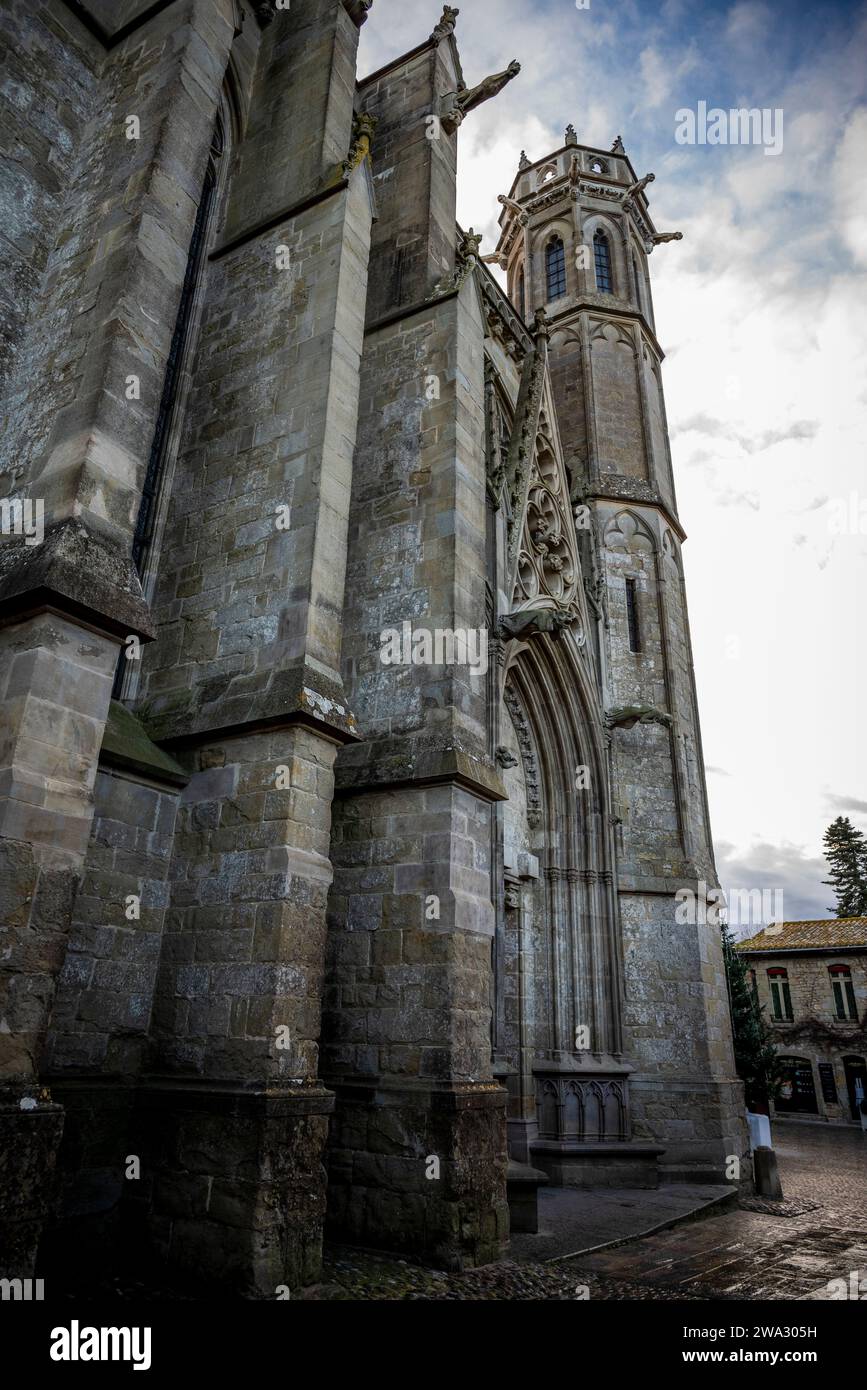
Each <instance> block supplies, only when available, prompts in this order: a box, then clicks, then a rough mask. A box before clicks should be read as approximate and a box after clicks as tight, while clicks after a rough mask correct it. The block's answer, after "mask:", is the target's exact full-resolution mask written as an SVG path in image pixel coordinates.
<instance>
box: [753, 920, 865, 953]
mask: <svg viewBox="0 0 867 1390" xmlns="http://www.w3.org/2000/svg"><path fill="white" fill-rule="evenodd" d="M735 945H736V947H737V949H738V950H739V951H774V952H777V953H778V954H781V953H783V952H785V951H809V950H811V949H812V950H817V949H822V948H824V949H825V950H828V949H831V950H838V951H843V950H845V949H846V947H847V946H849V947H851V946H867V917H822V918H820V919H819V920H818V921H815V922H776V923H774V924H773V925H772V926H770V927H763V928H762V930H761V931H760V932H756V934H755V936H750V937H747V939H746V941H737V942H736V943H735Z"/></svg>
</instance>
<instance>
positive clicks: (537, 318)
mask: <svg viewBox="0 0 867 1390" xmlns="http://www.w3.org/2000/svg"><path fill="white" fill-rule="evenodd" d="M530 332H531V333H532V334H533V337H534V338H550V336H551V325H550V324H549V322H548V313H547V310H545V309H542V308H540V309H537V310H536V312H535V314H534V315H533V326H532V328H531V329H530Z"/></svg>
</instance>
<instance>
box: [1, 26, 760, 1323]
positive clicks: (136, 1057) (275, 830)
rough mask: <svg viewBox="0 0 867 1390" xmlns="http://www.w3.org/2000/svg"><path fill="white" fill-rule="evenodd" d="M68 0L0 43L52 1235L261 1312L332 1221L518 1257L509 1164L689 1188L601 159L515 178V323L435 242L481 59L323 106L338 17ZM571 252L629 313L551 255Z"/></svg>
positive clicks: (351, 29)
mask: <svg viewBox="0 0 867 1390" xmlns="http://www.w3.org/2000/svg"><path fill="white" fill-rule="evenodd" d="M86 4H87V6H88V7H89V8H85V9H84V10H82V9H81V8H79V13H78V17H76V15H75V14H73V13H72V10H71V9H70V7H69V6H67V5H65V4H63V3H62V0H36V3H35V4H34V5H32V6H29V7H23V6H14V7H12V8H11V10H9V9H8V8H7V11H4V14H3V16H2V19H0V26H2V33H3V36H4V38H5V39H6V42H7V47H8V49H9V59H8V67H7V68H6V69H4V71H5V72H7V74H8V81H4V83H3V84H2V86H3V90H2V94H0V95H2V99H3V101H4V102H5V103H6V105H7V114H8V115H9V118H10V119H9V125H8V129H9V131H10V136H9V140H10V146H9V150H10V153H11V156H12V157H11V159H10V160H9V162H8V163H9V169H8V171H7V183H6V185H5V192H4V194H3V196H4V207H7V206H8V217H7V220H6V222H5V223H4V225H5V226H6V229H7V236H6V237H5V239H4V240H3V246H2V248H0V255H2V256H3V257H5V260H4V267H3V268H4V269H6V270H7V271H8V276H7V277H6V278H5V279H4V284H3V289H2V291H0V294H2V295H3V296H4V298H3V300H2V306H0V307H3V308H4V309H6V310H7V311H8V313H7V320H8V328H7V335H6V337H5V338H4V339H3V342H2V345H0V346H2V350H3V353H5V356H2V355H0V369H2V368H5V370H6V388H7V389H6V392H5V397H4V400H5V404H4V410H5V415H4V418H3V422H2V423H3V431H2V437H3V447H4V449H5V450H6V451H7V452H6V454H5V455H4V459H3V460H2V461H0V495H2V497H3V498H4V500H5V499H7V498H15V499H18V500H21V499H24V498H27V499H29V500H30V501H32V502H34V503H42V504H44V508H45V524H46V531H45V536H44V539H42V540H41V541H39V542H38V543H37V544H35V545H30V544H28V543H27V540H28V539H32V538H27V537H25V536H23V535H15V534H12V535H2V536H0V654H2V655H3V657H4V658H5V659H4V660H3V661H2V663H0V701H2V717H3V724H2V728H0V831H2V833H3V839H2V841H0V887H2V890H3V892H4V895H5V896H4V904H3V911H4V914H5V916H4V920H3V923H2V928H0V971H2V974H0V989H2V994H0V1075H2V1076H3V1077H4V1078H6V1079H7V1081H8V1083H9V1085H10V1086H11V1085H12V1084H13V1083H14V1084H15V1085H20V1084H25V1083H26V1084H33V1085H35V1084H36V1082H37V1081H38V1080H40V1079H45V1078H46V1077H48V1076H51V1077H52V1078H56V1082H57V1094H58V1096H59V1097H61V1100H62V1104H63V1106H64V1107H65V1110H66V1115H67V1129H66V1138H65V1141H64V1144H63V1146H62V1151H61V1160H60V1163H61V1169H62V1177H63V1182H62V1190H61V1199H60V1205H59V1207H58V1210H57V1213H56V1220H55V1221H54V1222H53V1223H52V1228H51V1235H50V1238H49V1239H48V1240H47V1243H46V1244H45V1245H44V1247H43V1249H44V1252H45V1256H46V1258H49V1257H50V1259H51V1260H55V1261H57V1262H58V1265H61V1264H64V1263H65V1262H66V1261H68V1259H69V1256H70V1254H71V1253H72V1252H74V1250H75V1247H76V1246H77V1245H80V1246H81V1248H82V1250H84V1249H85V1248H87V1250H88V1251H89V1254H88V1259H90V1258H91V1256H92V1258H93V1260H94V1262H95V1263H96V1264H99V1261H100V1259H102V1260H103V1262H104V1263H107V1264H110V1263H111V1260H112V1259H114V1257H115V1256H118V1257H119V1256H121V1255H123V1254H124V1253H126V1254H128V1255H129V1257H130V1258H131V1259H133V1260H134V1259H135V1258H136V1257H137V1256H138V1255H141V1254H142V1253H143V1252H147V1255H148V1258H149V1259H152V1260H154V1261H155V1263H156V1265H160V1264H162V1265H163V1266H165V1267H166V1269H168V1271H169V1273H170V1276H171V1277H172V1278H175V1277H177V1278H182V1279H183V1280H185V1281H186V1282H187V1283H189V1282H190V1281H192V1283H193V1285H194V1286H195V1285H196V1281H199V1287H200V1288H202V1289H203V1288H204V1287H205V1286H206V1285H207V1287H208V1289H209V1290H210V1289H215V1288H217V1287H219V1285H220V1284H221V1283H222V1287H223V1288H224V1289H225V1288H228V1289H230V1290H231V1291H233V1292H235V1293H238V1294H241V1295H243V1296H247V1297H263V1298H264V1297H268V1298H273V1297H274V1296H275V1291H276V1289H277V1287H278V1286H279V1285H280V1284H284V1283H285V1284H288V1285H290V1286H291V1287H296V1286H297V1285H298V1284H300V1283H304V1282H305V1281H309V1280H311V1279H314V1278H316V1277H317V1273H318V1266H319V1258H320V1248H321V1239H322V1228H323V1220H324V1215H325V1209H326V1202H327V1203H328V1205H329V1208H330V1216H331V1221H332V1224H333V1228H334V1229H335V1230H336V1231H340V1232H342V1233H344V1234H345V1235H347V1236H348V1237H349V1238H351V1239H352V1240H355V1241H357V1242H360V1243H363V1244H365V1245H376V1244H380V1245H386V1246H392V1247H394V1248H397V1249H400V1250H403V1251H406V1252H408V1253H416V1254H421V1255H422V1256H423V1257H424V1259H426V1260H428V1261H430V1262H432V1263H440V1264H443V1265H446V1266H447V1267H449V1268H452V1269H460V1268H463V1267H468V1266H471V1265H475V1264H480V1263H482V1262H484V1261H486V1260H492V1259H496V1258H497V1256H498V1255H499V1253H500V1252H501V1251H502V1249H503V1246H504V1242H505V1240H506V1237H507V1232H508V1209H507V1204H506V1171H507V1155H510V1156H511V1157H512V1158H513V1159H518V1160H519V1161H521V1162H523V1163H525V1164H526V1163H527V1162H528V1161H531V1160H533V1156H534V1153H535V1150H536V1149H538V1153H539V1155H540V1156H541V1157H540V1159H539V1161H540V1162H542V1161H543V1158H544V1162H545V1163H547V1165H548V1168H549V1171H550V1172H551V1173H552V1176H554V1178H555V1180H556V1181H558V1182H563V1183H570V1182H575V1181H581V1182H585V1181H586V1182H593V1181H599V1180H602V1181H612V1180H614V1179H613V1178H612V1174H613V1172H614V1170H615V1168H617V1167H618V1165H620V1167H619V1173H620V1174H621V1176H622V1172H623V1171H629V1172H631V1173H633V1174H637V1175H638V1177H640V1178H641V1180H642V1181H644V1180H646V1181H647V1182H648V1183H652V1182H655V1181H656V1180H657V1178H658V1175H659V1170H658V1168H657V1166H656V1163H655V1159H656V1155H657V1154H658V1153H659V1151H660V1150H664V1154H663V1160H664V1163H663V1165H662V1166H663V1168H664V1169H666V1170H667V1172H668V1176H669V1177H672V1178H676V1177H681V1178H682V1177H684V1176H686V1175H691V1176H693V1177H695V1176H708V1177H711V1176H714V1175H716V1176H718V1175H719V1172H720V1169H721V1166H722V1162H723V1160H724V1158H726V1157H727V1156H729V1155H741V1154H743V1152H744V1135H743V1126H742V1118H741V1097H740V1094H739V1087H738V1085H737V1083H735V1082H734V1081H733V1077H732V1057H731V1046H730V1038H729V1025H728V1017H727V1004H726V993H725V986H724V978H723V972H722V961H721V956H720V950H719V943H718V941H717V939H716V934H715V932H714V931H713V930H712V929H711V928H709V927H705V926H692V927H681V926H679V925H677V924H676V922H675V918H674V908H675V901H674V894H675V892H676V890H677V889H678V888H680V887H682V886H690V885H693V884H695V883H696V882H697V880H698V879H700V878H704V879H705V880H706V881H707V883H708V884H709V885H711V886H712V885H713V884H714V883H715V878H714V870H713V861H712V856H711V849H710V837H709V829H708V824H707V809H706V804H705V793H704V783H703V772H702V758H701V748H700V739H699V731H698V717H697V711H696V701H695V691H694V686H693V678H692V667H691V655H690V648H689V631H688V621H687V614H686V606H685V599H684V592H683V580H682V572H681V565H680V544H681V541H682V539H683V533H682V530H681V528H680V525H679V523H678V521H677V517H676V512H675V498H674V489H673V481H672V476H671V465H670V457H669V450H668V443H667V433H666V425H665V413H664V405H663V401H662V394H661V385H660V377H659V364H660V360H661V350H660V349H659V345H658V342H657V340H656V337H655V331H654V327H653V319H652V311H651V308H650V301H649V294H648V287H647V278H646V262H645V252H644V250H643V247H644V246H645V244H646V243H647V242H648V241H652V236H651V232H652V227H651V226H650V223H649V221H648V219H649V213H648V211H647V207H646V201H645V199H644V197H643V196H642V195H640V191H639V193H633V194H632V195H630V198H629V199H627V200H626V201H625V202H623V201H622V200H621V199H620V197H619V194H620V193H625V192H626V189H627V188H629V187H630V185H631V184H632V183H633V182H634V174H633V173H632V171H631V167H630V166H629V163H628V160H627V158H626V155H625V152H624V151H623V150H622V147H621V148H620V149H619V150H614V151H612V155H611V157H610V159H609V160H608V161H607V162H608V170H607V173H606V180H604V181H603V183H602V184H597V183H595V182H594V181H593V180H594V174H595V173H598V171H594V169H593V164H592V160H593V157H594V152H593V151H591V150H589V149H587V148H585V147H583V146H579V145H578V144H577V141H576V140H570V141H569V142H568V148H567V149H564V150H561V151H559V152H556V153H555V154H554V155H553V156H552V157H551V158H550V159H548V160H547V161H543V162H541V163H539V164H536V165H531V164H530V163H529V162H528V161H526V160H524V161H522V164H521V166H520V169H519V172H518V176H517V178H516V180H515V183H514V185H513V187H512V189H511V194H510V196H509V197H505V196H504V200H503V214H502V218H501V225H502V228H503V237H502V241H501V248H500V254H501V256H502V259H503V261H504V263H505V266H506V270H507V277H508V282H509V288H510V291H511V294H512V298H513V300H520V301H521V302H520V303H519V304H517V305H515V304H513V303H510V301H509V298H508V297H507V295H506V294H504V293H503V291H502V290H501V289H500V287H499V286H498V285H497V284H496V283H495V282H494V280H493V279H492V278H491V277H490V276H489V275H488V274H487V272H486V271H485V270H484V268H483V267H482V265H481V264H480V261H479V255H480V247H479V241H480V238H479V237H478V236H477V235H476V234H475V233H472V232H471V231H470V232H466V233H464V232H461V231H460V230H459V229H458V228H457V226H456V224H455V172H456V164H457V158H456V156H457V150H456V130H457V127H458V126H459V125H460V123H461V120H462V119H463V117H464V116H466V117H467V119H472V107H473V106H474V105H475V104H476V101H477V99H481V98H483V97H487V96H491V95H494V94H496V93H501V92H502V89H503V87H504V86H505V83H506V80H507V79H510V78H511V76H513V75H514V68H513V67H510V68H509V69H507V70H506V71H505V72H503V73H500V74H496V75H495V76H494V77H493V78H488V79H485V80H483V81H482V83H480V84H478V85H477V86H476V87H470V86H469V85H467V84H465V82H464V78H463V76H462V72H461V64H460V60H459V57H458V52H457V48H456V46H455V40H454V37H453V32H452V31H453V29H454V17H453V16H452V17H449V16H448V15H446V16H445V17H444V19H443V21H441V23H440V25H439V26H437V29H436V30H435V32H434V35H433V36H432V38H431V39H430V40H428V41H427V42H423V43H422V44H420V45H419V46H418V47H417V48H415V49H414V50H412V51H411V52H410V53H409V54H408V55H407V56H405V57H404V58H399V59H396V60H395V61H394V62H392V63H390V64H389V65H388V66H387V68H385V69H384V70H383V71H381V72H379V73H375V74H373V75H372V76H371V77H370V78H368V79H366V80H365V81H363V82H361V84H357V81H356V49H357V41H358V26H359V24H360V23H361V22H362V21H363V19H364V17H365V15H366V11H367V9H368V8H369V5H367V4H366V3H364V0H304V3H303V4H292V5H291V6H289V7H288V8H287V9H285V10H279V11H278V10H276V9H274V8H273V7H271V6H266V5H264V4H258V3H257V4H256V5H254V6H253V7H252V9H251V7H250V5H249V4H248V0H175V3H174V4H172V5H167V6H156V7H147V8H145V9H143V8H142V7H141V6H140V5H139V4H138V3H137V0H128V3H127V0H124V3H122V4H121V5H120V6H113V7H112V6H108V5H104V4H103V3H102V0H86ZM245 15H246V22H243V20H244V16H245ZM254 16H255V22H254ZM82 17H83V18H84V20H85V21H88V20H89V22H84V23H83V22H82ZM513 91H517V87H515V89H513V88H512V87H509V89H508V91H507V93H506V95H505V96H504V95H498V96H497V100H499V101H502V102H504V103H505V102H507V101H511V100H512V99H513ZM436 114H439V116H440V117H441V128H440V129H439V130H438V131H437V134H438V138H436V139H431V138H428V133H429V132H428V130H427V128H426V127H427V126H428V125H429V122H428V117H429V116H431V115H436ZM130 127H132V128H130ZM4 128H5V127H4ZM128 137H131V138H128ZM597 153H598V152H597ZM606 181H607V191H608V192H609V193H611V194H612V196H611V197H608V198H606V186H605V185H606ZM543 185H544V187H543ZM516 200H517V201H516ZM597 228H598V229H603V228H608V230H609V233H610V235H611V243H610V248H609V249H610V252H611V256H612V264H611V272H612V285H613V288H612V290H611V292H608V291H606V290H605V287H604V286H603V285H599V286H597V285H596V284H595V281H591V278H590V277H591V275H592V271H591V272H588V271H582V270H579V269H578V268H577V261H576V259H575V257H574V256H573V255H572V252H573V251H574V250H575V249H577V243H578V242H579V241H580V240H581V238H582V236H583V237H587V236H588V235H589V236H591V237H592V235H593V232H594V230H595V229H597ZM642 228H644V229H645V231H646V235H645V231H642ZM621 231H622V233H623V237H622V238H621V237H620V232H621ZM553 234H556V235H558V236H560V237H561V238H563V240H564V247H565V251H566V255H565V265H566V285H565V293H564V294H563V295H560V296H558V297H557V300H556V301H555V302H552V303H549V304H547V312H543V306H545V303H546V295H547V275H546V266H545V257H546V246H547V244H548V241H549V239H550V237H551V236H552V235H553ZM630 243H633V244H634V252H635V259H633V256H632V251H633V245H631V244H630ZM522 277H523V278H522ZM584 499H586V501H587V503H588V507H589V511H590V513H591V516H590V523H591V524H590V525H587V526H583V525H581V524H580V522H579V523H578V524H577V525H576V521H577V517H576V514H575V512H574V510H573V509H574V508H575V507H576V506H577V505H578V504H579V503H580V502H581V501H582V500H584ZM7 515H9V516H11V515H12V513H11V512H10V511H9V508H8V507H7V509H6V511H4V518H5V517H6V516H7ZM4 524H5V522H4ZM7 529H8V528H7ZM12 529H13V531H14V527H13V528H12ZM407 629H408V630H409V631H408V633H407ZM419 637H420V638H421V646H420V647H418V648H415V647H413V648H412V650H410V649H407V650H406V651H404V652H403V654H402V657H401V659H396V658H395V656H394V653H393V651H392V654H391V656H388V653H387V650H386V644H387V642H391V641H392V640H393V639H395V638H397V639H399V640H401V641H402V640H404V639H405V640H406V641H408V642H409V643H410V644H411V646H412V644H413V643H414V642H415V641H416V639H417V638H419ZM470 638H472V642H471V641H470V640H469V639H470ZM140 639H143V642H142V641H141V640H140ZM148 639H153V640H148ZM121 647H123V648H124V649H125V650H126V652H127V654H128V655H129V657H130V658H131V659H130V660H128V661H124V664H123V667H122V670H123V675H122V678H121V680H120V683H119V685H115V687H114V693H115V695H117V694H118V693H120V695H121V697H122V698H121V700H120V701H118V700H117V699H116V700H115V701H114V702H113V703H110V695H111V691H112V681H113V677H114V674H115V667H116V663H117V659H118V656H119V654H120V649H121ZM472 652H475V656H474V657H472V656H471V653H472ZM624 711H625V712H626V713H627V714H628V713H629V712H630V711H632V712H633V714H634V716H635V717H632V718H627V717H625V715H624ZM645 716H647V717H645ZM335 793H336V794H335ZM320 1049H321V1052H322V1058H321V1062H320ZM332 1087H333V1088H334V1090H333V1092H332V1090H331V1088H332ZM335 1093H336V1097H337V1101H336V1109H335V1113H334V1115H333V1118H332V1119H331V1121H330V1141H329V1153H328V1163H329V1174H330V1176H329V1178H328V1184H327V1187H328V1192H327V1191H326V1176H325V1168H324V1163H323V1160H324V1159H325V1150H326V1140H327V1137H328V1130H329V1115H330V1114H331V1111H332V1109H333V1108H334V1094H335ZM47 1129H48V1127H47V1126H46V1133H47ZM55 1139H56V1135H55ZM52 1142H53V1141H52ZM52 1152H53V1148H52V1143H49V1142H46V1143H45V1144H44V1145H43V1146H42V1149H40V1148H39V1146H38V1145H36V1146H35V1147H33V1149H32V1155H33V1163H32V1164H31V1165H30V1167H29V1168H28V1169H27V1171H28V1173H30V1172H35V1171H36V1169H37V1168H38V1167H39V1166H40V1165H41V1167H42V1169H44V1172H45V1174H46V1175H47V1174H48V1173H49V1171H50V1168H51V1153H52ZM40 1154H41V1155H42V1156H41V1157H40ZM129 1155H136V1156H138V1157H139V1158H140V1159H141V1162H142V1172H141V1177H140V1178H130V1177H128V1176H127V1174H126V1172H125V1164H126V1161H127V1157H128V1156H129ZM37 1160H38V1161H37ZM29 1181H30V1179H29V1178H28V1182H29ZM38 1186H39V1184H38V1183H36V1182H35V1181H34V1184H33V1188H34V1190H33V1194H32V1203H31V1205H30V1206H26V1205H25V1207H24V1208H23V1209H22V1210H24V1212H25V1216H26V1220H25V1222H24V1224H25V1225H26V1226H27V1230H26V1231H25V1230H24V1226H22V1227H21V1233H19V1234H16V1235H15V1243H16V1249H18V1250H20V1251H21V1252H22V1254H21V1259H22V1261H23V1263H24V1264H25V1265H26V1263H27V1261H28V1260H31V1259H32V1253H33V1249H34V1246H35V1242H36V1240H37V1235H38V1231H37V1227H38V1224H39V1221H40V1220H41V1219H42V1214H44V1212H45V1211H46V1209H47V1202H48V1197H47V1195H46V1194H47V1193H48V1192H49V1187H48V1186H45V1188H44V1191H42V1193H41V1195H40V1193H39V1192H37V1191H36V1188H37V1187H38ZM27 1223H29V1225H27ZM28 1252H29V1253H28ZM17 1258H18V1256H16V1259H17ZM69 1267H70V1268H71V1267H72V1266H71V1265H70V1266H69Z"/></svg>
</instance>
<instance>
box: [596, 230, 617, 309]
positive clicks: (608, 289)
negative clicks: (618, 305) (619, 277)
mask: <svg viewBox="0 0 867 1390" xmlns="http://www.w3.org/2000/svg"><path fill="white" fill-rule="evenodd" d="M593 260H594V263H595V266H596V288H597V290H598V291H599V293H600V294H613V292H614V281H613V279H612V278H611V247H610V245H609V242H608V238H607V236H606V235H605V233H604V232H603V230H602V228H601V227H597V228H596V231H595V232H594V233H593Z"/></svg>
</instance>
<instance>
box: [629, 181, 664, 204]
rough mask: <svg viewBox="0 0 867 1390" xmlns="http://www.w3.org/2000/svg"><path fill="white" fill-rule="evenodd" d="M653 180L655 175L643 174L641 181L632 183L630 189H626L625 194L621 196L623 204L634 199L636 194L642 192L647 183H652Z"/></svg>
mask: <svg viewBox="0 0 867 1390" xmlns="http://www.w3.org/2000/svg"><path fill="white" fill-rule="evenodd" d="M655 178H656V175H655V174H645V175H644V178H643V179H639V180H638V182H637V183H634V184H633V185H632V187H631V188H627V190H626V192H625V193H624V195H623V201H624V203H625V202H626V201H627V200H628V199H629V198H634V197H635V195H636V193H641V192H643V191H644V189H645V188H646V187H647V185H648V184H649V183H653V181H654V179H655Z"/></svg>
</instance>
